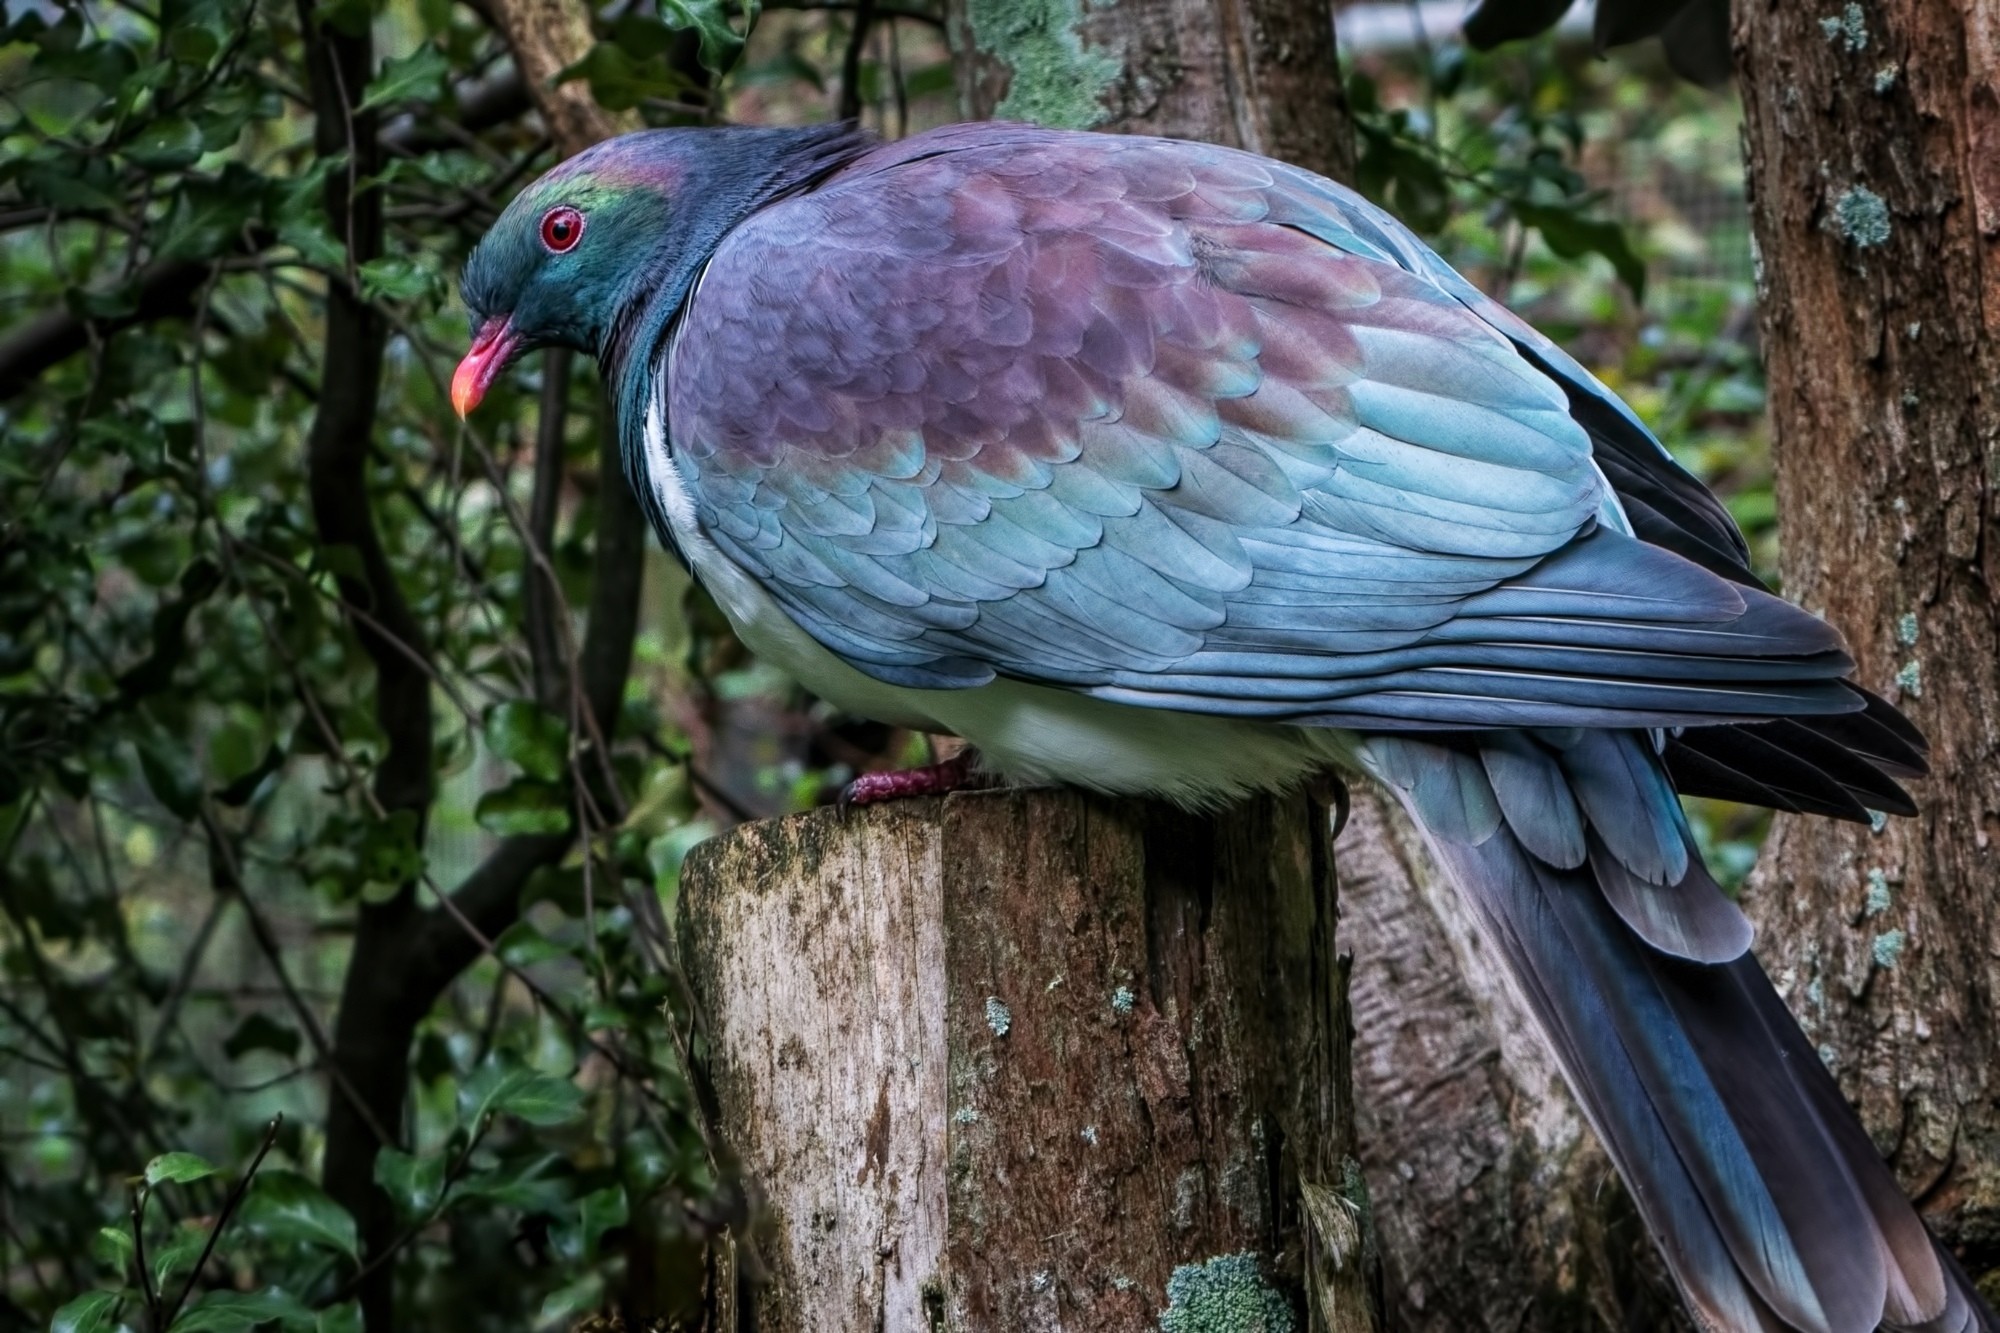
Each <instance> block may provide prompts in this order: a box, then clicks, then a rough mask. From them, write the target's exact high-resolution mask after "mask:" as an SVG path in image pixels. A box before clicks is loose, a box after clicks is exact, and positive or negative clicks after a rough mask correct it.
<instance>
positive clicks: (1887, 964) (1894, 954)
mask: <svg viewBox="0 0 2000 1333" xmlns="http://www.w3.org/2000/svg"><path fill="white" fill-rule="evenodd" d="M1908 942H1909V937H1908V936H1906V935H1904V934H1903V932H1902V931H1900V930H1885V931H1883V932H1882V933H1881V934H1880V935H1877V936H1876V937H1875V939H1874V942H1873V943H1871V944H1870V945H1869V952H1870V953H1872V954H1873V955H1874V956H1875V966H1877V967H1879V968H1882V969H1884V970H1887V969H1889V968H1892V967H1894V966H1895V965H1896V960H1897V959H1898V958H1901V957H1902V956H1903V946H1904V945H1905V944H1907V943H1908Z"/></svg>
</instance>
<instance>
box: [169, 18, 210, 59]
mask: <svg viewBox="0 0 2000 1333" xmlns="http://www.w3.org/2000/svg"><path fill="white" fill-rule="evenodd" d="M221 49H222V43H221V42H220V41H218V40H216V36H215V34H214V33H212V32H210V31H209V30H208V29H207V28H204V27H202V26H201V25H200V24H197V23H181V24H176V25H174V26H173V27H172V28H170V29H168V31H167V54H168V55H170V56H172V57H173V58H174V59H175V60H177V61H179V62H180V63H181V64H183V65H206V64H207V63H208V62H209V61H211V60H213V59H215V53H216V52H217V51H219V50H221Z"/></svg>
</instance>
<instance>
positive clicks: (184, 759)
mask: <svg viewBox="0 0 2000 1333" xmlns="http://www.w3.org/2000/svg"><path fill="white" fill-rule="evenodd" d="M137 747H138V751H139V771H140V773H141V774H143V775H144V776H145V779H146V786H147V787H148V788H150V789H151V790H152V793H153V796H154V798H155V799H156V800H158V801H159V803H160V804H161V805H163V806H165V807H166V808H167V809H168V811H169V812H171V813H172V814H173V815H174V816H175V817H176V818H178V819H182V820H193V819H194V817H195V815H196V814H197V813H199V811H200V810H201V783H200V782H199V781H198V780H197V779H196V778H195V775H194V769H193V765H191V764H190V763H189V762H188V755H187V752H186V750H184V749H181V748H179V747H178V746H176V745H175V744H174V743H173V742H172V741H170V740H169V739H167V738H166V737H165V736H162V735H160V734H158V733H156V732H148V733H146V734H145V735H142V736H141V737H139V739H138V742H137ZM169 1155H172V1154H169Z"/></svg>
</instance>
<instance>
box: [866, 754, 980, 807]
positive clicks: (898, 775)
mask: <svg viewBox="0 0 2000 1333" xmlns="http://www.w3.org/2000/svg"><path fill="white" fill-rule="evenodd" d="M975 763H976V761H975V757H974V755H973V752H972V751H971V750H970V749H966V750H961V751H960V752H959V753H958V754H956V755H953V756H952V757H951V758H950V759H946V760H944V761H943V762H941V763H936V764H925V765H924V766H922V767H921V768H905V769H898V770H895V771H893V772H889V773H863V774H861V775H860V776H859V777H857V778H855V779H854V780H853V781H852V782H849V783H847V784H846V785H844V786H843V787H841V789H840V795H839V796H838V797H837V798H835V801H834V804H835V806H836V807H838V809H839V811H840V815H841V818H843V819H844V818H846V817H847V812H848V811H849V810H851V809H853V808H854V807H855V806H858V805H880V804H882V803H883V802H885V801H902V800H908V799H909V798H911V797H915V796H943V795H946V794H947V793H950V792H955V791H965V790H967V789H968V788H975V787H983V786H985V785H987V778H986V775H985V774H983V773H981V772H979V771H978V769H977V768H976V767H975Z"/></svg>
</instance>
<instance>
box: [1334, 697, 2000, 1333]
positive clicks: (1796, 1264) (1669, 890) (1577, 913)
mask: <svg viewBox="0 0 2000 1333" xmlns="http://www.w3.org/2000/svg"><path fill="white" fill-rule="evenodd" d="M1360 757H1361V759H1362V762H1363V763H1364V764H1365V766H1367V767H1368V768H1369V769H1370V770H1371V771H1372V772H1373V774H1374V776H1375V777H1376V778H1378V779H1379V780H1380V781H1382V782H1383V783H1384V784H1385V785H1387V786H1388V787H1390V788H1391V789H1392V790H1393V791H1394V792H1395V793H1396V795H1397V796H1398V797H1399V798H1400V799H1401V800H1402V802H1403V804H1404V805H1405V807H1406V808H1407V809H1408V810H1409V811H1410V813H1411V815H1412V816H1413V817H1414V818H1415V819H1416V821H1417V823H1418V825H1419V826H1420V827H1421V828H1422V829H1423V831H1424V833H1425V835H1426V837H1427V839H1428V840H1429V842H1430V844H1431V846H1432V848H1433V851H1434V853H1435V855H1436V856H1437V857H1438V859H1439V861H1440V862H1441V863H1442V865H1443V867H1444V869H1445V870H1446V872H1447V873H1448V874H1449V875H1450V876H1451V878H1452V879H1453V880H1454V881H1455V882H1456V884H1457V885H1458V888H1459V890H1460V891H1461V892H1462V893H1464V894H1465V896H1466V898H1467V900H1468V901H1469V902H1470V903H1471V904H1472V906H1473V908H1474V909H1475V914H1476V916H1477V917H1478V919H1479V921H1480V923H1481V925H1482V927H1483V929H1484V933H1485V935H1486V938H1487V939H1488V941H1489V942H1490V943H1491V945H1492V946H1493V947H1495V948H1496V949H1497V950H1498V951H1499V953H1500V955H1501V956H1502V957H1503V958H1504V959H1505V960H1506V962H1507V967H1508V971H1509V972H1510V973H1511V974H1512V976H1513V978H1514V980H1515V982H1516V983H1517V985H1518V987H1519V989H1520V991H1521V993H1522V995H1523V997H1524V998H1525V999H1526V1001H1527V1003H1528V1005H1529V1007H1530V1008H1531V1009H1532V1010H1533V1012H1534V1013H1535V1015H1536V1016H1537V1018H1538V1019H1539V1020H1540V1022H1541V1025H1542V1028H1543V1031H1544V1032H1545V1033H1547V1035H1548V1039H1549V1042H1550V1044H1551V1046H1552V1047H1553V1049H1554V1051H1555V1053H1556V1056H1557V1058H1558V1060H1559V1062H1560V1064H1561V1065H1562V1068H1563V1071H1564V1073H1565V1075H1566V1076H1567V1078H1568V1080H1569V1084H1570V1087H1571V1088H1572V1089H1573V1090H1574V1091H1575V1093H1576V1096H1577V1099H1578V1101H1579V1102H1581V1103H1582V1106H1583V1109H1584V1113H1585V1115H1586V1116H1588V1118H1589V1120H1590V1122H1591V1124H1592V1126H1593V1127H1594V1128H1595V1129H1596V1131H1597V1134H1598V1137H1599V1138H1600V1139H1601V1140H1602V1141H1603V1142H1604V1145H1605V1147H1606V1148H1607V1149H1608V1150H1609V1152H1610V1154H1611V1157H1612V1160H1613V1161H1614V1162H1615V1163H1616V1164H1617V1167H1618V1170H1619V1173H1620V1174H1621V1175H1622V1176H1623V1177H1624V1178H1625V1181H1626V1184H1627V1185H1628V1186H1630V1188H1631V1191H1632V1194H1633V1196H1634V1198H1635V1200H1636V1202H1637V1204H1638V1207H1639V1211H1640V1213H1641V1215H1642V1216H1643V1217H1644V1218H1645V1220H1646V1224H1647V1227H1648V1228H1649V1230H1650V1231H1651V1232H1652V1234H1653V1237H1654V1239H1655V1241H1656V1243H1657V1244H1658V1245H1659V1246H1660V1249H1661V1250H1662V1252H1663V1253H1664V1255H1665V1257H1666V1260H1667V1264H1668V1266H1669V1267H1670V1268H1671V1269H1672V1271H1673V1274H1674V1276H1675V1278H1676V1280H1677V1281H1678V1282H1679V1283H1680V1286H1681V1288H1682V1290H1683V1292H1684V1293H1685V1295H1686V1297H1687V1300H1688V1303H1689V1305H1690V1307H1691V1308H1692V1309H1693V1310H1694V1311H1695V1314H1696V1317H1697V1319H1698V1320H1699V1321H1701V1322H1702V1323H1703V1325H1704V1326H1705V1327H1706V1328H1708V1329H1711V1330H1715V1331H1716V1333H1780V1331H1790V1330H1797V1331H1800V1333H1822V1331H1823V1333H1872V1331H1873V1330H1875V1329H1877V1328H1884V1329H1912V1330H1924V1331H1925V1333H1932V1331H1935V1333H1996V1330H2000V1320H1996V1319H1995V1317H1994V1315H1993V1313H1992V1311H1991V1310H1989V1309H1988V1308H1987V1307H1986V1305H1985V1304H1984V1303H1983V1302H1982V1301H1981V1300H1980V1299H1979V1297H1978V1295H1977V1294H1976V1293H1975V1292H1974V1290H1973V1288H1972V1285H1971V1283H1970V1282H1969V1280H1968V1279H1967V1278H1966V1276H1965V1275H1964V1273H1963V1272H1962V1271H1961V1270H1960V1269H1959V1267H1958V1266H1957V1264H1956V1263H1955V1262H1954V1261H1953V1260H1952V1258H1951V1256H1950V1255H1949V1254H1947V1253H1945V1251H1944V1250H1943V1249H1942V1247H1940V1246H1938V1245H1937V1244H1936V1243H1935V1242H1934V1241H1933V1240H1932V1238H1931V1237H1930V1235H1929V1233H1928V1232H1926V1231H1925V1229H1924V1226H1923V1224H1922V1222H1921V1221H1920V1220H1919V1219H1918V1217H1917V1214H1916V1212H1915V1210H1914V1209H1913V1208H1912V1207H1911V1205H1910V1203H1909V1201H1908V1200H1907V1199H1906V1198H1905V1197H1904V1195H1903V1193H1902V1191H1901V1189H1900V1188H1898V1186H1897V1184H1896V1180H1895V1177H1894V1176H1893V1175H1891V1174H1890V1172H1889V1170H1888V1168H1887V1167H1886V1166H1884V1165H1883V1163H1882V1160H1881V1158H1880V1157H1879V1156H1878V1155H1877V1153H1876V1151H1875V1148H1874V1146H1873V1145H1872V1144H1871V1143H1870V1142H1869V1139H1868V1136H1867V1134H1866V1132H1865V1131H1864V1130H1863V1129H1862V1127H1861V1124H1860V1122H1859V1121H1858V1120H1857V1119H1856V1118H1855V1116H1854V1113H1853V1112H1852V1111H1851V1110H1850V1109H1849V1108H1848V1106H1847V1104H1846V1102H1845V1101H1844V1099H1843V1098H1842V1097H1841V1094H1840V1090H1839V1088H1838V1086H1837V1085H1836V1084H1835V1083H1834V1081H1833V1079H1832V1077H1831V1076H1830V1075H1829V1074H1828V1073H1827V1071H1826V1069H1825V1067H1824V1066H1823V1065H1822V1064H1821V1062H1820V1060H1819V1058H1818V1057H1817V1056H1816V1055H1815V1053H1814V1051H1813V1048H1812V1046H1811V1044H1810V1043H1809V1042H1808V1041H1807V1039H1806V1036H1805V1034H1804V1033H1803V1032H1801V1031H1800V1030H1799V1027H1798V1025H1797V1023H1796V1022H1794V1021H1793V1019H1792V1016H1791V1014H1790V1013H1789V1012H1788V1011H1787V1010H1786V1008H1785V1005H1784V1002H1783V1001H1782V999H1780V997H1779V996H1778V994H1777V992H1776V991H1775V990H1774V989H1773V988H1772V986H1771V983H1770V980H1769V979H1768V978H1767V977H1766V976H1765V975H1764V971H1763V969H1762V968H1761V967H1760V966H1758V963H1757V960H1756V959H1755V958H1753V957H1752V956H1751V955H1750V953H1749V942H1750V927H1749V924H1748V922H1747V921H1745V920H1744V918H1743V916H1742V913H1741V912H1739V911H1738V910H1737V908H1736V905H1735V904H1734V903H1733V902H1731V901H1730V900H1729V899H1728V897H1727V896H1726V895H1724V894H1723V892H1722V891H1721V889H1719V888H1718V887H1717V886H1716V884H1715V882H1714V880H1713V879H1711V878H1710V876H1709V874H1708V872H1707V870H1706V869H1705V868H1704V867H1703V865H1702V862H1701V858H1700V855H1699V853H1697V852H1696V851H1695V850H1694V847H1693V844H1692V839H1691V838H1690V836H1689V834H1688V831H1687V826H1686V823H1685V820H1684V819H1683V818H1682V816H1681V812H1680V807H1679V804H1678V801H1677V800H1676V798H1675V796H1674V793H1673V789H1672V787H1671V785H1670V784H1669V782H1668V779H1667V776H1666V773H1665V770H1664V768H1663V766H1662V764H1661V762H1660V759H1659V757H1658V755H1657V754H1656V752H1655V748H1654V745H1653V744H1652V742H1651V740H1650V739H1649V737H1648V736H1647V734H1646V733H1642V732H1604V731H1568V732H1505V733H1499V732H1496V733H1479V734H1462V735H1447V736H1436V735H1427V736H1424V737H1421V738H1418V737H1413V736H1411V735H1409V734H1407V733H1405V734H1400V735H1377V736H1371V737H1369V738H1367V739H1366V740H1365V742H1364V743H1363V746H1362V750H1361V755H1360Z"/></svg>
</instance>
